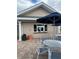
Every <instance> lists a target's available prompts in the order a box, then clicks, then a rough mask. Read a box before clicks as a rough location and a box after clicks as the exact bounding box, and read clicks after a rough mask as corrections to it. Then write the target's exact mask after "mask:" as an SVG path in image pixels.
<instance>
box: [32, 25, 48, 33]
mask: <svg viewBox="0 0 79 59" xmlns="http://www.w3.org/2000/svg"><path fill="white" fill-rule="evenodd" d="M46 31H47V25H46V24H35V25H34V32H46Z"/></svg>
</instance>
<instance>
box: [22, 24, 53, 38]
mask: <svg viewBox="0 0 79 59" xmlns="http://www.w3.org/2000/svg"><path fill="white" fill-rule="evenodd" d="M34 24H36V23H22V34H26V35H32V36H33V38H42V37H51V36H53V33H54V29H53V28H54V27H53V26H51V25H47V27H48V31H47V32H45V33H35V32H34Z"/></svg>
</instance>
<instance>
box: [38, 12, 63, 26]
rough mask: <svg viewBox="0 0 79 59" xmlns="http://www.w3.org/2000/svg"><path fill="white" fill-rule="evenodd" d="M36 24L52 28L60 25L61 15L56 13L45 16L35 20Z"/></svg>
mask: <svg viewBox="0 0 79 59" xmlns="http://www.w3.org/2000/svg"><path fill="white" fill-rule="evenodd" d="M37 22H38V23H47V24H53V25H54V26H60V25H61V14H60V13H58V12H53V13H51V14H49V15H47V16H44V17H42V18H39V19H37Z"/></svg>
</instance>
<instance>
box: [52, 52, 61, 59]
mask: <svg viewBox="0 0 79 59" xmlns="http://www.w3.org/2000/svg"><path fill="white" fill-rule="evenodd" d="M51 59H61V53H60V52H52V55H51Z"/></svg>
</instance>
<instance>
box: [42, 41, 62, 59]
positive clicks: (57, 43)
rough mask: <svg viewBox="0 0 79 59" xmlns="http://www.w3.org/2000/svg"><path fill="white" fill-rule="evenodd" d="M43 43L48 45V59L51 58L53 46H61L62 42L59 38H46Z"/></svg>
mask: <svg viewBox="0 0 79 59" xmlns="http://www.w3.org/2000/svg"><path fill="white" fill-rule="evenodd" d="M43 44H44V45H45V46H47V47H48V59H51V48H60V47H61V42H60V41H58V40H44V41H43Z"/></svg>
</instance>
